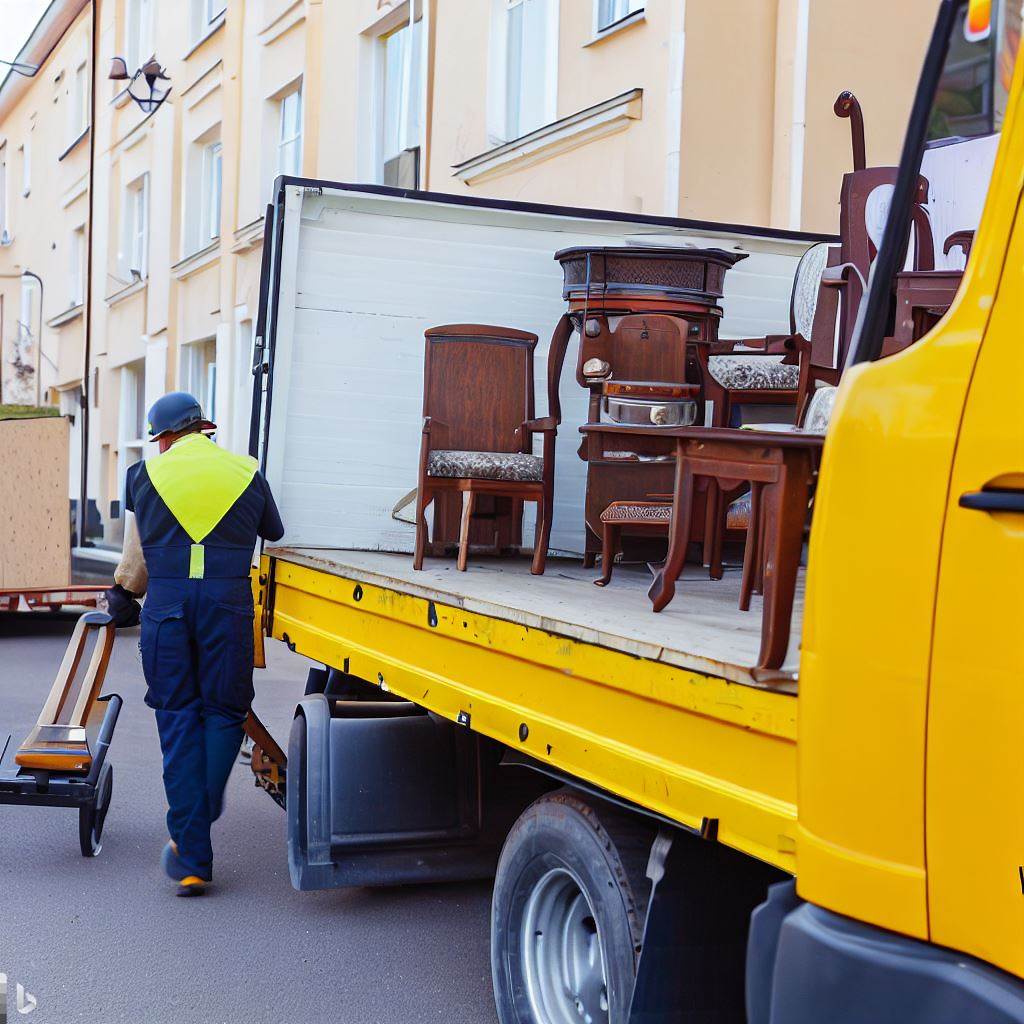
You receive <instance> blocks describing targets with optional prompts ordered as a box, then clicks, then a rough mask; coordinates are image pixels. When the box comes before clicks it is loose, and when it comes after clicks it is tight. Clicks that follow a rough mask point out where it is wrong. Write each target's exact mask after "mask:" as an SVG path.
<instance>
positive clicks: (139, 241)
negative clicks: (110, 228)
mask: <svg viewBox="0 0 1024 1024" xmlns="http://www.w3.org/2000/svg"><path fill="white" fill-rule="evenodd" d="M148 271H149V175H148V174H143V175H140V176H139V177H138V178H136V179H135V180H134V181H133V182H131V184H129V185H128V187H127V188H126V189H125V190H124V205H123V213H122V221H121V251H120V253H119V254H118V273H119V276H120V277H121V279H122V280H123V281H124V282H125V283H126V284H130V283H132V282H133V281H135V280H138V279H140V278H144V277H145V276H146V274H147V273H148Z"/></svg>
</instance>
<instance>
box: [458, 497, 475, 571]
mask: <svg viewBox="0 0 1024 1024" xmlns="http://www.w3.org/2000/svg"><path fill="white" fill-rule="evenodd" d="M474 497H475V495H474V494H473V492H472V491H463V492H462V525H461V527H460V529H459V560H458V563H457V565H458V569H459V572H465V571H466V562H467V560H468V559H469V521H470V520H471V519H472V518H473V499H474Z"/></svg>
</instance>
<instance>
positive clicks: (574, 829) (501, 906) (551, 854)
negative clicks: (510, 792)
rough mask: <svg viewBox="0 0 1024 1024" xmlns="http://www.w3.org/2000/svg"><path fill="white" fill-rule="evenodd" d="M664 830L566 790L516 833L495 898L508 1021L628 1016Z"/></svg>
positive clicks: (559, 1023) (605, 1020)
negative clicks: (655, 854) (656, 848)
mask: <svg viewBox="0 0 1024 1024" xmlns="http://www.w3.org/2000/svg"><path fill="white" fill-rule="evenodd" d="M653 837H654V829H653V827H651V826H648V825H647V824H646V823H645V822H643V820H642V819H639V818H636V817H634V816H632V815H628V814H626V813H624V812H622V811H620V810H618V809H617V808H615V807H613V806H611V805H608V804H605V803H604V802H602V801H598V800H592V799H590V798H588V797H586V796H584V795H582V794H579V793H577V792H575V791H573V790H568V789H562V790H557V791H555V792H553V793H549V794H548V795H546V796H544V797H542V798H541V799H540V800H537V801H536V802H535V803H533V804H531V805H530V806H529V807H528V808H527V809H526V810H525V811H524V812H523V814H522V815H521V816H520V818H519V820H518V821H517V822H516V823H515V825H514V826H513V827H512V830H511V831H510V832H509V834H508V837H507V839H506V840H505V845H504V847H503V849H502V852H501V859H500V861H499V863H498V873H497V876H496V878H495V883H494V898H493V902H492V906H491V974H492V978H493V983H494V999H495V1004H496V1006H497V1010H498V1019H499V1020H500V1021H501V1024H576V1022H579V1024H624V1022H625V1020H626V1016H627V1014H628V1012H629V1001H630V997H631V995H632V992H633V982H634V980H635V978H636V966H637V963H638V961H639V957H640V949H641V943H642V939H643V928H644V918H645V914H646V909H647V902H648V898H649V894H650V882H649V881H648V880H647V877H646V866H647V858H648V855H649V852H650V844H651V840H652V839H653Z"/></svg>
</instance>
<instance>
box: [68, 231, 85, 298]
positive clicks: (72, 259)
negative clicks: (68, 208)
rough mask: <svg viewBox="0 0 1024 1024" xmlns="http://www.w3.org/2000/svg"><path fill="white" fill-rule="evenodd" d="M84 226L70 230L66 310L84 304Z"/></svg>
mask: <svg viewBox="0 0 1024 1024" xmlns="http://www.w3.org/2000/svg"><path fill="white" fill-rule="evenodd" d="M85 259H86V253H85V225H84V224H78V225H76V226H75V227H74V228H72V229H71V247H70V252H69V253H68V284H69V286H70V287H69V288H68V292H69V295H68V309H74V308H75V307H76V306H81V305H83V304H84V303H85Z"/></svg>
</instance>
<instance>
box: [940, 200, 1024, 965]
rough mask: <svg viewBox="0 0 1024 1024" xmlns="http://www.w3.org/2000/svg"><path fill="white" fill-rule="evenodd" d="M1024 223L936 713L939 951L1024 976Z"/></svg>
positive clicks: (955, 505) (1011, 261) (966, 420)
mask: <svg viewBox="0 0 1024 1024" xmlns="http://www.w3.org/2000/svg"><path fill="white" fill-rule="evenodd" d="M1022 325H1024V215H1022V214H1018V217H1017V220H1016V225H1015V228H1014V232H1013V236H1012V238H1011V241H1010V246H1009V249H1008V252H1007V258H1006V263H1005V266H1004V270H1003V276H1002V279H1001V281H1000V284H999V289H998V292H997V293H996V299H995V305H994V308H993V310H992V314H991V319H990V320H989V324H988V329H987V331H986V332H985V335H984V338H983V341H982V344H981V349H980V353H979V355H978V359H977V362H976V364H975V369H974V374H973V376H972V379H971V383H970V388H969V391H968V396H967V403H966V406H965V408H964V415H963V419H962V421H961V426H960V433H959V439H958V443H957V449H956V456H955V459H954V463H953V470H952V476H951V480H950V490H949V496H948V502H947V512H946V523H945V531H944V535H943V541H942V556H941V564H940V570H939V581H938V593H937V597H936V608H935V633H934V640H933V646H932V665H931V681H930V694H929V708H928V745H927V775H926V805H927V812H926V833H927V836H926V839H927V843H926V845H927V874H928V909H929V921H930V932H931V938H932V940H933V941H934V942H937V943H940V944H942V945H945V946H950V947H952V948H954V949H959V950H963V951H965V952H969V953H973V954H974V955H975V956H978V957H981V958H983V959H985V960H988V961H991V962H992V963H994V964H996V965H998V966H1000V967H1003V968H1005V969H1007V970H1009V971H1013V972H1014V973H1016V974H1022V975H1024V411H1022V406H1024V326H1022Z"/></svg>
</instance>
